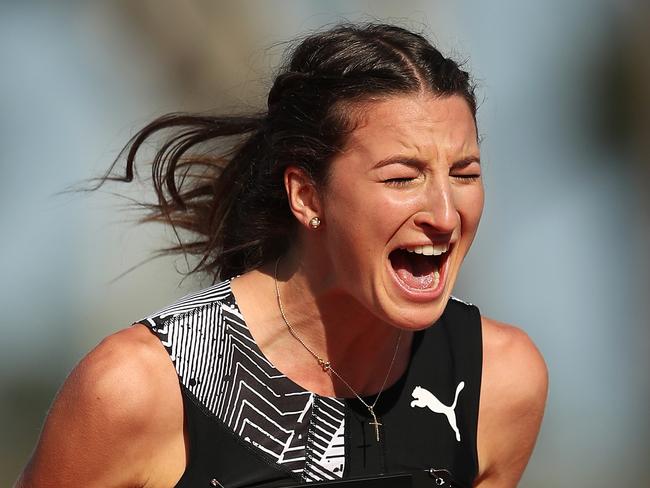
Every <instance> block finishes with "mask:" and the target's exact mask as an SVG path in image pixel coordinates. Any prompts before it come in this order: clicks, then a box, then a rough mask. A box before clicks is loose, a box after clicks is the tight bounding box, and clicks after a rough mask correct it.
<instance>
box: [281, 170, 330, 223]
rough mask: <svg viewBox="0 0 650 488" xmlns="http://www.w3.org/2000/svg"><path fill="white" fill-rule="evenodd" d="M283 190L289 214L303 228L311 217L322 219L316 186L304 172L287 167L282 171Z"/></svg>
mask: <svg viewBox="0 0 650 488" xmlns="http://www.w3.org/2000/svg"><path fill="white" fill-rule="evenodd" d="M284 188H285V190H286V192H287V198H288V199H289V207H290V208H291V212H293V215H294V216H295V217H296V219H298V222H300V223H301V224H302V225H304V226H305V227H309V221H310V220H311V219H312V218H313V217H320V218H321V219H322V218H323V216H322V214H321V204H320V198H319V195H318V191H317V190H316V185H314V182H313V181H312V179H311V178H310V177H309V175H307V174H306V173H305V171H304V170H302V169H300V168H297V167H296V166H288V167H287V169H285V170H284Z"/></svg>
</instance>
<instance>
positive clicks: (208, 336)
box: [142, 281, 345, 481]
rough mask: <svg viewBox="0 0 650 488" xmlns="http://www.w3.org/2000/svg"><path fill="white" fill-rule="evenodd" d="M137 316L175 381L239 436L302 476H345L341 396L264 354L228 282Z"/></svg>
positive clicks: (320, 478) (314, 478) (317, 478)
mask: <svg viewBox="0 0 650 488" xmlns="http://www.w3.org/2000/svg"><path fill="white" fill-rule="evenodd" d="M142 322H144V323H147V324H148V325H149V327H150V328H151V329H152V330H153V331H154V332H155V333H156V334H157V335H158V337H159V338H160V340H161V342H162V344H163V345H164V346H165V348H166V349H167V352H168V353H169V356H170V358H171V360H172V362H173V364H174V367H175V368H176V372H177V374H178V377H179V379H180V382H181V383H182V384H183V385H184V386H185V387H186V388H187V389H188V390H189V391H190V392H191V393H192V394H193V395H194V396H195V397H196V399H197V400H198V401H199V402H200V403H201V404H202V405H203V406H204V407H205V408H206V409H207V410H208V411H210V412H212V413H213V414H214V415H215V416H216V417H217V418H218V419H219V420H220V421H221V422H222V423H223V424H225V425H226V426H227V427H228V428H230V429H231V430H232V431H233V432H235V433H236V434H237V435H238V436H239V437H240V438H241V439H242V440H244V441H246V442H249V443H250V444H252V445H253V446H255V447H256V448H257V449H259V451H260V452H262V453H264V454H265V455H267V456H269V457H271V458H272V459H274V460H275V462H276V463H277V464H279V465H281V466H283V467H285V468H286V469H289V470H290V471H292V472H294V473H299V474H301V476H302V479H303V481H325V480H334V479H338V478H341V477H342V476H343V470H344V469H345V445H344V438H345V402H344V401H343V400H340V399H337V398H327V397H320V396H318V395H315V394H314V393H311V392H309V391H306V390H305V389H303V388H301V387H300V386H298V385H297V384H295V383H294V382H293V381H291V380H290V379H289V378H287V377H286V376H285V375H284V374H282V373H281V372H280V371H278V370H277V369H276V368H275V367H274V366H273V365H272V364H271V363H270V362H269V361H268V360H267V359H266V357H264V355H263V354H262V352H261V351H260V349H259V347H258V346H257V344H256V343H255V341H254V339H253V336H252V335H251V333H250V331H249V330H248V327H247V326H246V323H245V322H244V319H243V317H242V314H241V312H240V311H239V308H238V307H237V304H236V303H235V298H234V295H233V294H232V290H231V288H230V282H229V281H224V282H222V283H219V284H217V285H214V286H211V287H210V288H206V289H205V290H201V291H199V292H197V293H193V294H191V295H187V296H186V297H184V298H182V299H180V300H179V301H178V302H176V303H175V304H173V305H171V306H169V307H167V308H165V309H163V310H160V311H159V312H157V313H155V314H153V315H150V316H149V317H147V318H146V319H144V320H143V321H142Z"/></svg>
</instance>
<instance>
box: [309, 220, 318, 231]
mask: <svg viewBox="0 0 650 488" xmlns="http://www.w3.org/2000/svg"><path fill="white" fill-rule="evenodd" d="M309 226H310V227H311V228H312V229H318V228H319V227H320V219H319V218H318V217H312V218H311V220H310V221H309Z"/></svg>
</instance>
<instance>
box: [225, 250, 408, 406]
mask: <svg viewBox="0 0 650 488" xmlns="http://www.w3.org/2000/svg"><path fill="white" fill-rule="evenodd" d="M300 262H301V260H300V259H296V258H295V257H294V256H291V255H290V256H287V257H285V258H283V259H282V260H281V261H280V262H279V264H278V267H277V290H278V292H279V295H280V299H281V303H282V306H283V310H284V314H285V317H286V320H287V322H288V323H289V324H290V326H291V328H292V329H293V330H294V332H295V336H294V335H292V334H291V333H290V331H289V327H288V326H287V325H286V324H285V321H284V319H283V317H282V315H281V314H280V310H279V307H278V303H277V297H276V290H275V286H276V283H275V282H274V281H275V275H276V273H275V265H276V263H269V264H268V265H266V266H264V267H262V268H260V269H259V270H257V271H254V272H251V273H248V274H247V275H244V276H242V277H241V278H238V279H237V280H235V281H233V292H235V294H236V297H237V300H238V303H239V304H240V308H242V313H243V314H244V316H245V317H246V321H247V323H248V325H249V329H250V330H251V333H252V334H253V336H254V337H255V339H256V342H257V343H258V345H259V346H260V348H261V349H262V352H263V353H264V354H265V356H266V357H267V358H268V359H269V360H270V361H271V362H272V363H273V364H274V365H275V366H276V367H277V368H278V369H279V370H280V371H282V372H283V373H284V374H286V375H287V376H288V377H289V378H291V379H292V380H294V381H295V382H296V383H298V384H300V385H301V386H303V387H304V388H306V389H308V390H310V391H314V392H316V393H319V394H322V395H327V396H354V394H353V392H351V391H350V390H349V388H348V386H347V385H345V384H344V382H341V381H340V380H338V379H337V378H336V375H333V374H324V373H323V370H322V368H321V367H320V366H319V364H318V362H317V360H316V359H315V358H314V357H313V356H312V354H311V353H310V352H309V351H308V350H307V348H309V349H311V351H313V352H314V354H316V355H318V356H319V357H321V358H322V359H323V360H325V361H329V362H330V364H331V366H332V368H333V369H334V370H335V371H336V372H337V373H338V374H339V375H340V376H341V377H342V378H343V379H344V380H345V382H347V383H348V384H349V385H350V386H351V387H352V388H353V389H354V392H356V393H358V394H360V395H370V394H374V393H377V392H378V391H379V390H380V389H381V387H382V384H383V383H384V379H385V378H386V374H387V372H388V369H389V367H390V365H391V363H392V358H393V356H394V355H395V349H396V347H397V343H398V337H399V336H400V332H399V330H398V329H396V328H394V327H392V326H390V325H388V324H386V323H384V322H382V321H380V320H379V319H377V317H375V316H374V315H373V314H372V313H370V312H369V311H368V310H367V309H365V308H364V307H363V306H361V305H360V304H359V302H358V301H356V300H355V299H354V298H353V297H351V296H349V295H348V294H346V293H343V292H342V291H340V290H338V289H337V288H336V287H335V286H333V285H332V284H331V283H328V282H327V279H326V277H324V276H319V274H318V273H317V272H315V271H316V270H311V269H309V268H306V267H305V266H304V265H302V264H300ZM246 284H248V285H250V286H244V285H246ZM269 292H270V293H269ZM251 294H257V295H259V296H258V297H251ZM240 295H241V296H240ZM262 295H263V297H262ZM269 298H270V300H269ZM246 303H249V304H251V305H252V304H254V306H252V307H251V306H248V307H247V306H245V304H246ZM297 337H298V338H300V340H298V339H297ZM411 338H412V334H410V333H407V332H404V333H403V334H402V337H401V340H400V346H399V350H398V352H397V355H396V356H395V361H394V364H393V367H392V369H391V374H390V375H389V377H388V378H387V381H386V385H388V386H389V385H391V384H392V383H394V382H395V381H396V380H397V379H398V378H399V377H400V376H401V374H402V373H403V371H404V370H405V368H406V366H407V364H408V358H409V354H410V343H411ZM300 341H302V342H303V343H304V344H305V346H307V347H305V346H303V345H302V344H300Z"/></svg>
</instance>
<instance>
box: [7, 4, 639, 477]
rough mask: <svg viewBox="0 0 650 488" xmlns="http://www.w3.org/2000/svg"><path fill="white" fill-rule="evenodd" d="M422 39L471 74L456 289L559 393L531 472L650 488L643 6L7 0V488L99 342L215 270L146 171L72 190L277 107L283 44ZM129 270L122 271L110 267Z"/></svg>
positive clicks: (551, 403) (549, 411) (553, 399)
mask: <svg viewBox="0 0 650 488" xmlns="http://www.w3.org/2000/svg"><path fill="white" fill-rule="evenodd" d="M343 20H351V21H354V20H381V21H387V22H396V23H399V24H401V25H403V26H405V27H409V28H412V29H415V30H422V31H424V32H425V33H426V34H427V35H428V36H429V37H430V38H431V39H432V40H433V41H434V43H435V44H437V45H438V46H439V47H440V48H441V49H442V50H443V51H444V52H446V53H449V54H453V55H455V56H456V57H457V58H459V59H462V60H468V62H467V66H468V68H469V69H470V70H471V71H472V73H473V74H474V76H475V78H476V79H477V81H478V82H479V98H480V100H481V104H480V109H479V125H480V131H481V133H482V134H483V137H484V142H483V145H482V152H483V159H484V160H485V161H486V163H485V186H486V192H487V205H486V210H485V214H484V219H483V222H482V225H481V230H480V232H479V237H478V239H477V241H476V243H475V244H474V248H473V250H472V252H471V253H470V256H469V257H468V260H467V262H466V265H465V268H464V270H463V274H462V276H461V280H460V282H459V284H458V286H457V289H456V292H455V293H456V295H458V296H460V297H464V298H466V299H468V300H471V301H472V302H473V303H476V304H478V305H479V306H480V307H481V309H482V311H483V313H484V314H486V315H490V316H493V317H495V318H498V319H500V320H503V321H507V322H511V323H515V324H518V325H520V326H522V327H523V328H524V329H525V330H526V331H527V332H528V333H529V335H530V336H531V337H532V338H533V339H534V340H535V342H536V343H537V344H538V345H539V347H540V349H541V350H542V352H543V353H544V355H545V357H546V360H547V362H548V366H549V370H550V377H551V390H550V396H549V402H548V408H547V414H546V418H545V421H544V425H543V428H542V432H541V435H540V439H539V443H538V445H537V448H536V450H535V453H534V455H533V458H532V460H531V463H530V465H529V468H528V469H527V472H526V474H525V476H524V479H523V481H522V483H521V486H522V487H540V488H542V487H544V488H548V487H564V486H574V487H610V486H650V468H649V466H648V465H649V463H648V460H649V459H650V435H649V434H650V421H649V420H648V415H647V410H648V401H649V400H650V383H649V381H648V373H647V371H648V370H649V366H650V359H649V353H650V330H649V328H648V322H649V320H648V316H649V313H650V294H649V292H648V290H649V289H650V287H649V285H650V278H649V277H650V261H649V260H648V258H647V254H648V250H649V249H650V212H649V209H650V196H649V195H648V191H647V187H648V181H649V177H650V163H649V160H650V142H649V141H650V138H649V137H648V136H649V135H650V116H649V114H650V88H649V87H650V34H649V32H650V4H649V3H648V2H641V1H638V2H637V1H628V0H619V1H615V0H609V1H605V0H572V1H570V2H565V1H560V0H548V1H545V2H540V1H515V0H507V1H506V0H504V1H494V2H480V1H477V0H475V1H455V2H442V1H415V0H402V1H400V2H385V1H374V2H371V1H366V2H364V1H353V0H347V1H298V0H296V1H289V0H283V1H261V0H259V1H255V0H239V1H236V2H235V1H232V2H225V1H199V0H191V1H190V0H184V1H180V0H179V1H172V0H159V1H154V0H140V1H126V0H99V1H93V2H80V1H58V2H44V1H32V0H23V1H20V2H18V1H13V2H12V1H6V0H5V1H0V66H2V68H1V71H2V75H1V76H0V165H1V172H0V233H1V236H2V237H1V238H0V287H1V288H0V312H1V314H0V486H8V485H10V484H11V482H12V481H13V479H14V478H15V477H16V476H17V474H18V472H19V470H20V469H21V467H22V466H23V464H24V463H25V462H26V460H27V458H28V456H29V453H30V451H31V449H32V446H33V445H34V443H35V441H36V438H37V436H38V433H39V430H40V426H41V424H42V421H43V418H44V416H45V414H46V412H47V408H48V405H49V403H50V402H51V400H52V397H53V396H54V394H55V392H56V390H57V388H58V387H59V385H60V384H61V383H62V381H63V380H64V378H65V377H66V375H67V373H68V372H69V371H70V369H71V368H72V367H73V366H74V364H75V363H76V362H77V361H78V360H79V359H80V358H81V357H82V356H83V354H84V353H85V352H86V351H87V350H89V349H90V348H92V347H93V345H94V344H96V343H97V342H98V341H99V340H100V339H101V338H102V337H103V336H105V335H107V334H109V333H111V332H113V331H115V330H117V329H119V328H121V327H124V326H127V325H129V324H130V323H131V322H133V321H135V320H137V319H138V318H140V317H142V316H143V315H145V314H147V313H149V312H151V311H154V310H156V309H157V308H159V307H161V306H163V305H165V304H167V303H168V302H170V301H171V300H174V299H175V298H177V297H179V296H180V295H182V294H184V293H186V292H188V291H189V290H192V289H196V288H197V287H199V286H203V285H205V284H207V282H200V281H199V280H197V279H196V278H188V279H185V280H183V281H182V282H181V275H180V274H179V273H178V271H183V270H184V269H186V266H187V265H186V263H185V262H184V261H183V260H182V259H167V258H165V259H159V260H154V261H150V262H145V264H143V265H142V266H140V267H137V268H136V269H135V270H134V271H132V272H130V273H128V274H126V275H124V276H122V277H120V276H121V275H122V274H123V273H124V272H126V271H128V270H129V269H131V268H132V267H134V266H135V265H137V264H138V263H141V262H143V261H146V260H147V258H148V257H149V256H150V255H151V253H152V251H154V250H155V249H157V248H158V247H160V246H161V245H163V244H164V243H166V242H168V241H169V240H170V238H171V237H170V236H169V233H168V232H166V231H165V230H164V229H160V228H158V227H156V226H144V225H137V224H135V223H134V222H135V218H136V217H137V215H136V214H134V213H132V212H130V211H129V210H128V209H127V204H128V200H127V199H125V198H123V197H118V196H116V195H113V192H120V193H123V194H125V195H126V196H127V197H138V198H140V197H145V198H146V196H147V195H148V189H147V188H146V187H145V186H144V185H134V186H133V187H132V188H127V187H124V188H122V187H120V186H119V185H118V186H111V187H107V188H105V189H103V190H101V191H100V192H97V193H94V194H92V195H83V194H69V193H68V194H58V192H60V191H62V190H65V189H66V188H68V187H69V186H70V185H74V184H77V183H79V182H80V181H82V180H84V179H85V178H89V177H91V176H96V175H98V174H101V173H102V172H103V171H104V170H105V169H106V168H107V167H108V165H109V164H110V163H111V161H112V160H113V158H115V156H116V155H117V153H118V152H119V150H120V149H121V147H122V145H123V144H124V143H125V142H126V141H127V139H128V138H129V137H130V136H131V135H132V134H133V133H134V132H135V131H136V130H137V129H138V128H140V127H141V126H143V125H144V124H145V123H146V122H148V121H149V120H150V119H152V118H153V117H155V116H158V115H161V114H163V113H165V112H168V111H175V110H208V109H213V108H217V109H219V108H220V109H232V108H234V107H236V108H240V109H242V108H243V109H251V110H254V109H256V108H258V107H261V106H263V102H264V95H263V94H264V92H265V90H267V89H268V88H269V86H270V83H271V77H272V73H273V70H274V67H275V66H277V63H278V61H279V59H280V56H281V54H282V52H283V49H284V47H285V44H283V43H284V41H288V40H291V39H293V38H295V37H296V36H298V35H302V34H304V33H307V32H309V31H311V30H313V29H317V28H320V27H322V26H324V25H331V24H333V23H335V22H338V21H343ZM116 278H119V279H116Z"/></svg>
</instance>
